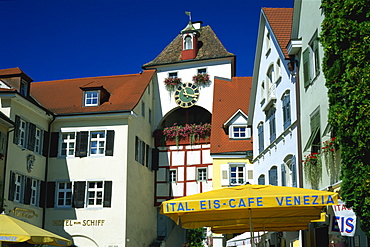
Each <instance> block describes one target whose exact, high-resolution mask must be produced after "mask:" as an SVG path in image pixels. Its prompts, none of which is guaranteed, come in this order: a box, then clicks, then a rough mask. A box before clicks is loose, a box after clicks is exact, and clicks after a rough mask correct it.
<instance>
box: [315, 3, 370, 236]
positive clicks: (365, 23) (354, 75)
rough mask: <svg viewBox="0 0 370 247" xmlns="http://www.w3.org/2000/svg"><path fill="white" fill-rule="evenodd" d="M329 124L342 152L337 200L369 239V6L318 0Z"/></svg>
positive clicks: (368, 4)
mask: <svg viewBox="0 0 370 247" xmlns="http://www.w3.org/2000/svg"><path fill="white" fill-rule="evenodd" d="M322 8H323V10H324V14H325V19H324V21H323V23H322V33H321V43H322V45H323V47H324V52H325V55H324V60H323V71H324V75H325V78H326V86H327V87H328V97H329V123H330V124H331V126H332V127H333V131H334V133H335V134H336V136H337V140H338V143H339V144H340V150H341V163H342V167H341V170H342V174H341V179H342V185H341V196H342V198H343V199H344V201H345V203H346V206H348V207H352V208H353V210H354V211H355V213H356V215H357V216H359V217H360V222H361V228H362V230H363V231H364V232H366V233H367V235H368V236H369V235H370V131H369V126H370V95H369V93H370V21H369V20H370V11H369V9H370V1H369V0H322Z"/></svg>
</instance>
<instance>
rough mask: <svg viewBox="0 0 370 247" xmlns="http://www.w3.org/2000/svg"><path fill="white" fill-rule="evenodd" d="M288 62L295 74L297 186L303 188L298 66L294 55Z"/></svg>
mask: <svg viewBox="0 0 370 247" xmlns="http://www.w3.org/2000/svg"><path fill="white" fill-rule="evenodd" d="M289 57H290V63H291V66H292V70H291V73H292V75H294V76H295V92H296V114H297V142H298V143H297V147H298V154H297V162H298V178H299V184H298V187H299V188H303V166H302V135H301V95H300V87H299V86H300V85H299V73H298V72H299V66H298V61H297V60H295V56H294V55H291V56H289Z"/></svg>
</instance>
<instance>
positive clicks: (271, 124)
mask: <svg viewBox="0 0 370 247" xmlns="http://www.w3.org/2000/svg"><path fill="white" fill-rule="evenodd" d="M275 113H276V110H275V109H274V108H270V110H269V111H268V112H267V117H268V120H269V128H270V143H272V142H273V141H275V139H276V117H275Z"/></svg>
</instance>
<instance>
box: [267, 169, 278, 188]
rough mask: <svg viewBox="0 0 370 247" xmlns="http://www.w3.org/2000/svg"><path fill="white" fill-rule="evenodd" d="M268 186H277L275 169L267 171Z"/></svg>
mask: <svg viewBox="0 0 370 247" xmlns="http://www.w3.org/2000/svg"><path fill="white" fill-rule="evenodd" d="M269 184H271V185H278V176H277V167H276V166H273V167H271V169H270V170H269Z"/></svg>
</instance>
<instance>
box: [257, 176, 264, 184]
mask: <svg viewBox="0 0 370 247" xmlns="http://www.w3.org/2000/svg"><path fill="white" fill-rule="evenodd" d="M258 185H265V175H261V176H259V177H258Z"/></svg>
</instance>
